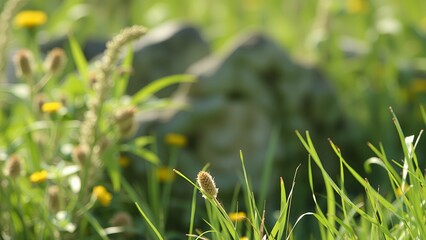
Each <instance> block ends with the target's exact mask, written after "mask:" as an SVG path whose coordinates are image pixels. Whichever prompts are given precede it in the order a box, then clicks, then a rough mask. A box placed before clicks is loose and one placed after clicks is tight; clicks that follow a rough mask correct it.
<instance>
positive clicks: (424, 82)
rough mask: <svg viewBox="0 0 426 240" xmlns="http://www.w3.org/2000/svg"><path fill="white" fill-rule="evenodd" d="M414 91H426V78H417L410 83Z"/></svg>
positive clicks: (411, 89)
mask: <svg viewBox="0 0 426 240" xmlns="http://www.w3.org/2000/svg"><path fill="white" fill-rule="evenodd" d="M410 91H411V92H412V93H422V92H426V79H415V80H414V81H413V82H412V83H411V85H410Z"/></svg>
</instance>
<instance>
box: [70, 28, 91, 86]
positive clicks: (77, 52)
mask: <svg viewBox="0 0 426 240" xmlns="http://www.w3.org/2000/svg"><path fill="white" fill-rule="evenodd" d="M68 40H69V43H70V47H71V53H72V57H73V59H74V63H75V65H76V66H77V69H78V72H79V73H80V75H81V76H82V78H83V79H87V78H88V74H87V66H88V64H87V60H86V57H85V56H84V53H83V50H82V49H81V46H80V44H79V43H78V41H77V39H76V38H75V37H74V36H73V35H71V34H70V35H68Z"/></svg>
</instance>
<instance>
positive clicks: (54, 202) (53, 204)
mask: <svg viewBox="0 0 426 240" xmlns="http://www.w3.org/2000/svg"><path fill="white" fill-rule="evenodd" d="M47 194H48V196H49V207H50V209H52V210H53V211H54V212H57V211H58V210H59V209H60V201H59V187H58V186H57V185H53V186H50V187H49V188H48V189H47Z"/></svg>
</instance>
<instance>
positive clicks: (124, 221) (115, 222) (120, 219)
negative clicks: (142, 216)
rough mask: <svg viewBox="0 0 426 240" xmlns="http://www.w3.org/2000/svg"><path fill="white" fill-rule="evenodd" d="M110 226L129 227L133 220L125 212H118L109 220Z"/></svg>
mask: <svg viewBox="0 0 426 240" xmlns="http://www.w3.org/2000/svg"><path fill="white" fill-rule="evenodd" d="M109 224H110V225H111V226H120V227H131V226H132V225H133V220H132V217H131V216H130V214H128V213H127V212H118V213H116V214H115V215H114V216H112V218H111V219H110V220H109Z"/></svg>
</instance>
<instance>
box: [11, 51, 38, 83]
mask: <svg viewBox="0 0 426 240" xmlns="http://www.w3.org/2000/svg"><path fill="white" fill-rule="evenodd" d="M13 61H14V63H15V68H16V75H17V76H19V77H21V76H25V77H30V76H31V75H32V74H33V65H34V64H33V62H34V60H33V54H32V52H31V51H30V50H28V49H21V50H19V51H18V52H17V53H16V54H15V56H14V58H13Z"/></svg>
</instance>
